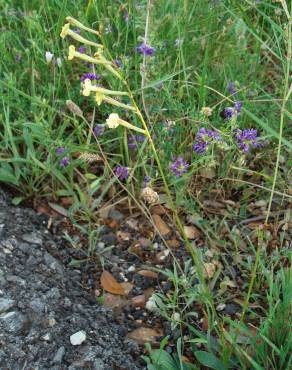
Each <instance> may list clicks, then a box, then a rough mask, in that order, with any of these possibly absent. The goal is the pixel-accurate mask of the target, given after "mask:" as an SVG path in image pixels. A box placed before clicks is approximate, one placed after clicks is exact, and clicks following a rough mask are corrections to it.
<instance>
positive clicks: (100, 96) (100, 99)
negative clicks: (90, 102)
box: [95, 92, 105, 105]
mask: <svg viewBox="0 0 292 370" xmlns="http://www.w3.org/2000/svg"><path fill="white" fill-rule="evenodd" d="M104 99H105V96H104V95H103V94H101V93H100V92H97V93H96V94H95V101H96V103H97V105H100V104H101V103H102V102H103V100H104Z"/></svg>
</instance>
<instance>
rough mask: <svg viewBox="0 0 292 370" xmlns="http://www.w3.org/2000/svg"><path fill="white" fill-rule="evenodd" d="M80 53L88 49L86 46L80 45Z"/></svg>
mask: <svg viewBox="0 0 292 370" xmlns="http://www.w3.org/2000/svg"><path fill="white" fill-rule="evenodd" d="M78 51H79V53H81V54H83V53H85V51H86V49H85V47H84V46H80V48H79V49H78Z"/></svg>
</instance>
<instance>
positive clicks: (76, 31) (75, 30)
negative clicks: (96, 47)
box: [73, 28, 81, 35]
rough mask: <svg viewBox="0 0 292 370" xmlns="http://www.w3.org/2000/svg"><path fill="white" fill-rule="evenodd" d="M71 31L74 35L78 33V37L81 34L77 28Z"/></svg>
mask: <svg viewBox="0 0 292 370" xmlns="http://www.w3.org/2000/svg"><path fill="white" fill-rule="evenodd" d="M73 31H74V32H75V33H78V35H80V33H81V31H80V29H79V28H75V29H74V30H73Z"/></svg>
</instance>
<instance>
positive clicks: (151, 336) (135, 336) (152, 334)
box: [127, 327, 163, 345]
mask: <svg viewBox="0 0 292 370" xmlns="http://www.w3.org/2000/svg"><path fill="white" fill-rule="evenodd" d="M162 335H163V333H162V330H154V329H150V328H144V327H141V328H138V329H135V330H133V331H132V332H130V333H128V334H127V337H128V338H130V339H132V340H134V341H135V342H137V343H138V344H141V345H144V344H145V343H147V342H151V343H154V342H156V341H157V337H161V336H162Z"/></svg>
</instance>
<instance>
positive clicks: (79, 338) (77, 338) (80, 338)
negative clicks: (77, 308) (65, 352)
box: [70, 330, 86, 346]
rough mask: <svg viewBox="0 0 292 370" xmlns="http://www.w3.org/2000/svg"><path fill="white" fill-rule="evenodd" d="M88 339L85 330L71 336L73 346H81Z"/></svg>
mask: <svg viewBox="0 0 292 370" xmlns="http://www.w3.org/2000/svg"><path fill="white" fill-rule="evenodd" d="M85 339H86V332H85V331H84V330H80V331H77V333H74V334H72V335H71V336H70V343H71V344H72V346H79V345H80V344H81V343H83V342H84V341H85Z"/></svg>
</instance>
